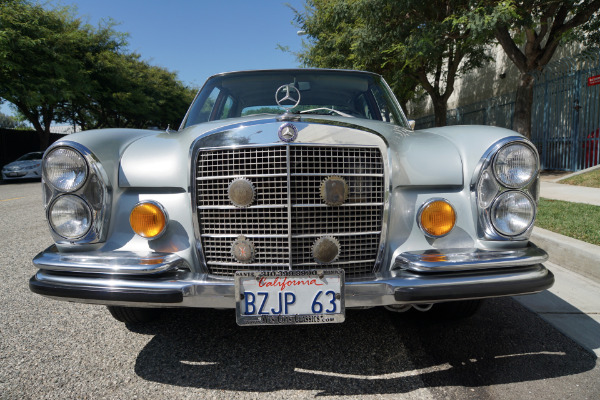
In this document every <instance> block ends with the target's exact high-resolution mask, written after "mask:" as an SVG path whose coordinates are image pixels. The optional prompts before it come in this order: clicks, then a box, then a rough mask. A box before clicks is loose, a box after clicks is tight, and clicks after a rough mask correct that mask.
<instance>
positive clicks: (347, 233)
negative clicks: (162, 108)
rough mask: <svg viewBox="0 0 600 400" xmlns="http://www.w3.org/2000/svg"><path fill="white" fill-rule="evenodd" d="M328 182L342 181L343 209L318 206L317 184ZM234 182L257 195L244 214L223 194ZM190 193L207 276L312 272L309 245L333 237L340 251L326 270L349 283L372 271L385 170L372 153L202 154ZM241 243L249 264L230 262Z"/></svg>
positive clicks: (317, 149) (281, 150)
mask: <svg viewBox="0 0 600 400" xmlns="http://www.w3.org/2000/svg"><path fill="white" fill-rule="evenodd" d="M288 158H289V167H288ZM330 176H339V177H342V178H343V179H344V180H345V181H346V183H347V184H348V188H349V195H348V200H347V201H345V202H344V204H342V205H341V206H329V205H326V204H325V203H324V201H323V200H322V199H321V196H320V187H321V183H322V182H323V181H324V180H325V179H326V178H327V177H330ZM236 178H245V179H247V180H248V181H250V182H251V183H252V185H253V187H254V189H255V197H254V201H253V203H252V204H251V205H250V206H249V207H247V208H238V207H235V206H234V205H233V204H232V202H231V201H230V200H229V197H228V187H229V184H230V183H231V182H232V181H233V180H234V179H236ZM288 179H289V182H290V185H289V194H288ZM196 191H197V206H198V225H199V227H200V235H201V242H202V248H203V251H204V257H205V260H206V263H207V265H208V268H209V272H210V273H212V274H216V275H224V276H232V275H233V274H234V273H235V271H239V270H287V269H290V268H292V269H308V268H314V267H316V266H317V265H318V264H317V262H316V261H315V260H314V258H313V255H312V248H313V244H314V243H315V241H316V240H317V239H318V238H320V237H322V236H324V235H328V236H333V237H335V238H336V239H337V240H338V242H339V243H340V249H341V251H340V254H339V257H338V259H337V260H336V261H334V262H332V263H331V264H328V266H330V267H336V268H343V269H344V270H345V271H346V276H348V277H353V276H360V275H365V274H369V273H371V272H372V271H373V267H374V264H375V260H376V258H377V254H378V251H379V243H380V239H381V229H382V221H383V201H384V199H383V197H384V168H383V162H382V158H381V153H380V151H379V149H377V148H374V147H331V146H304V145H289V146H284V145H282V146H273V147H248V148H241V149H213V150H202V151H200V152H199V155H198V159H197V182H196ZM288 197H289V199H288ZM289 205H291V209H290V207H289ZM240 235H244V236H246V237H247V238H248V240H250V241H251V242H252V243H253V245H254V247H255V257H254V259H253V260H252V262H251V263H239V262H237V261H236V259H235V258H234V257H233V256H232V254H231V246H232V244H233V242H234V241H235V240H236V238H237V237H239V236H240ZM290 254H291V260H290Z"/></svg>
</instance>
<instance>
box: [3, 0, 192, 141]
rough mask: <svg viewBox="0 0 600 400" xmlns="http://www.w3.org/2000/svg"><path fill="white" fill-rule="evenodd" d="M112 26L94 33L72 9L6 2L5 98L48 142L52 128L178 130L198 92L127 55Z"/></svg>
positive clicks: (122, 37)
mask: <svg viewBox="0 0 600 400" xmlns="http://www.w3.org/2000/svg"><path fill="white" fill-rule="evenodd" d="M126 37H127V35H126V34H123V33H119V32H117V31H115V30H114V23H113V22H111V21H108V22H105V23H102V24H100V25H99V26H98V27H92V26H90V25H88V24H84V23H82V22H81V20H80V19H78V18H76V17H75V15H74V12H73V10H71V9H70V8H66V7H58V8H54V9H47V8H46V7H44V6H41V5H39V4H37V3H34V2H32V1H30V0H3V1H2V2H0V98H2V99H4V100H6V101H8V102H10V103H12V104H13V105H15V107H16V108H17V109H18V111H19V113H20V114H21V115H23V116H24V117H25V118H26V119H27V120H28V121H29V122H31V124H32V125H33V126H34V128H35V129H36V131H38V132H39V133H40V147H41V148H42V149H44V148H45V147H46V146H47V144H48V137H49V132H50V124H51V123H52V122H53V121H55V122H75V123H77V124H79V125H81V126H82V127H83V128H85V129H89V128H96V127H136V128H145V127H152V126H156V127H162V128H165V127H166V126H167V125H171V127H178V124H179V122H180V120H181V118H182V117H183V115H184V114H185V110H186V109H187V106H188V105H189V103H190V102H191V100H192V99H193V95H194V90H192V89H190V88H188V87H186V86H184V85H183V84H182V83H181V82H180V81H179V80H177V77H176V75H175V74H174V73H172V72H169V71H167V70H166V69H164V68H160V67H156V66H152V65H150V64H148V63H147V62H145V61H143V60H141V57H140V55H138V54H132V53H128V52H127V51H126V45H127V42H126Z"/></svg>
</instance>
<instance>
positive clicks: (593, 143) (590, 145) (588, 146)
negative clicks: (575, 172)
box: [583, 128, 600, 168]
mask: <svg viewBox="0 0 600 400" xmlns="http://www.w3.org/2000/svg"><path fill="white" fill-rule="evenodd" d="M587 139H588V140H586V141H585V143H584V145H583V147H584V150H585V164H584V168H590V167H593V166H594V165H598V151H599V149H598V148H599V147H600V144H599V143H598V142H600V128H599V129H596V132H592V133H590V134H589V135H588V137H587ZM593 139H596V140H593Z"/></svg>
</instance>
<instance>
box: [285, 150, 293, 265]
mask: <svg viewBox="0 0 600 400" xmlns="http://www.w3.org/2000/svg"><path fill="white" fill-rule="evenodd" d="M285 160H286V172H287V207H288V212H287V228H288V234H287V240H288V257H289V258H288V260H289V262H288V267H289V270H290V271H291V270H292V269H293V268H294V255H293V252H292V237H293V236H292V162H291V161H290V160H291V148H290V146H289V145H286V146H285Z"/></svg>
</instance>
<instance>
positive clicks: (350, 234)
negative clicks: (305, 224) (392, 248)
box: [200, 231, 381, 239]
mask: <svg viewBox="0 0 600 400" xmlns="http://www.w3.org/2000/svg"><path fill="white" fill-rule="evenodd" d="M379 234H381V231H373V232H341V233H337V232H333V233H327V234H326V235H329V236H340V237H344V236H346V237H356V236H368V235H379ZM323 235H324V233H306V234H302V235H294V234H292V238H293V239H302V238H313V237H321V236H323ZM238 236H239V234H234V233H223V234H215V233H205V234H202V235H200V237H205V238H237V237H238ZM244 236H246V237H247V238H288V237H289V235H287V234H273V235H258V234H252V233H248V234H245V235H244Z"/></svg>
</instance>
